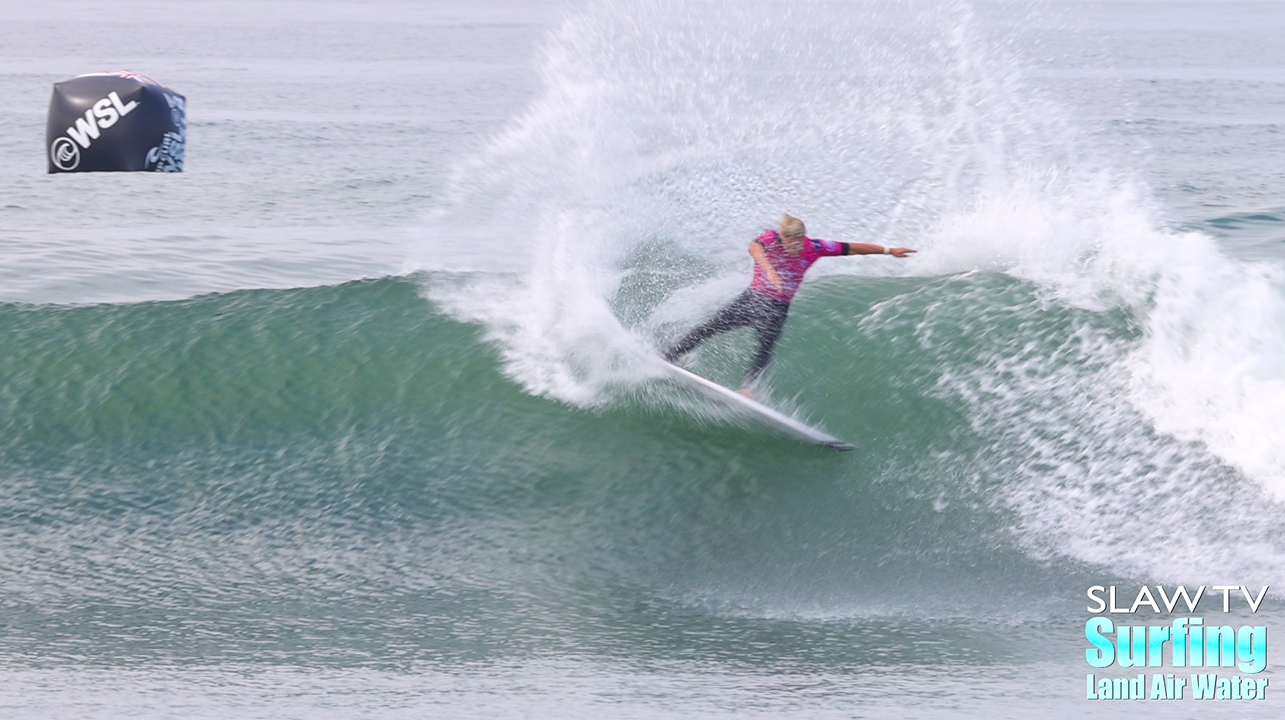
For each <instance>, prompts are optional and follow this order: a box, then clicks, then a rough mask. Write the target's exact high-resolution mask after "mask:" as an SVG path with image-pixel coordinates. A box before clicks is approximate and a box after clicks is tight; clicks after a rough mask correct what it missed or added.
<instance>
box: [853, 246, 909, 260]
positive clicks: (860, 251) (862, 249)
mask: <svg viewBox="0 0 1285 720" xmlns="http://www.w3.org/2000/svg"><path fill="white" fill-rule="evenodd" d="M844 246H845V247H847V249H848V251H847V252H845V253H844V255H891V256H893V257H899V258H904V257H906V256H907V255H909V254H911V253H913V252H919V251H918V250H911V249H910V248H903V247H885V246H883V245H872V244H870V243H844Z"/></svg>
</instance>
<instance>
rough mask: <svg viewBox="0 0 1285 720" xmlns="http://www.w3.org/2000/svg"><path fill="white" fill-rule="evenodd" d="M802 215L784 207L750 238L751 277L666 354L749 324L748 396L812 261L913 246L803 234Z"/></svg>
mask: <svg viewBox="0 0 1285 720" xmlns="http://www.w3.org/2000/svg"><path fill="white" fill-rule="evenodd" d="M806 233H807V231H806V229H805V228H804V227H803V221H802V220H800V219H798V218H796V217H794V216H792V215H790V214H788V213H786V214H785V216H784V217H782V218H781V224H780V225H779V226H778V227H777V229H776V230H764V231H763V233H762V234H761V235H759V236H758V237H756V238H754V241H753V242H751V243H750V247H749V251H750V257H752V258H754V277H753V278H752V279H751V280H750V287H749V289H747V290H746V291H745V292H743V293H741V294H740V296H739V297H737V298H736V299H735V300H733V301H732V302H731V303H730V304H729V305H727V306H726V307H724V308H723V309H722V310H719V311H718V312H717V313H715V314H714V317H712V318H710V319H709V321H707V322H705V323H704V324H702V325H698V326H697V327H696V328H694V329H693V330H692V331H691V332H689V333H687V335H686V337H684V338H683V339H682V340H679V341H678V343H677V344H675V345H674V346H673V347H671V348H670V349H669V350H666V351H665V353H664V356H665V360H667V361H669V362H673V361H674V360H676V359H677V358H678V357H680V356H681V355H684V354H686V353H688V352H691V351H692V350H693V349H695V347H696V346H697V345H700V344H701V343H702V342H704V341H705V340H708V339H709V338H711V337H713V336H715V335H718V334H719V333H725V332H727V331H728V330H733V329H735V328H738V327H747V326H748V327H752V328H754V331H755V332H756V333H758V339H759V348H758V352H757V353H756V354H755V355H754V360H753V361H752V362H751V363H750V369H749V372H747V373H746V375H745V382H744V383H743V384H742V386H741V389H740V390H739V392H740V393H741V394H742V395H745V396H746V397H750V396H751V394H752V392H753V389H754V386H755V385H756V384H757V383H758V380H759V378H760V377H761V376H762V375H763V370H764V369H765V368H767V364H768V361H770V360H771V359H772V345H773V344H775V343H776V339H777V337H778V336H780V334H781V328H783V327H785V316H786V314H787V313H788V312H789V311H790V300H791V299H792V298H793V297H794V293H795V292H797V291H798V289H799V284H800V283H802V282H803V274H804V273H806V272H807V270H808V268H809V267H811V265H812V263H814V262H816V261H817V260H818V259H819V258H822V257H826V256H828V255H892V256H893V257H899V258H904V257H906V256H907V255H909V254H911V253H913V252H915V251H914V250H911V249H910V248H904V247H896V248H895V247H884V246H882V245H871V244H869V243H843V242H834V241H832V240H818V239H816V238H810V237H808V236H807V234H806Z"/></svg>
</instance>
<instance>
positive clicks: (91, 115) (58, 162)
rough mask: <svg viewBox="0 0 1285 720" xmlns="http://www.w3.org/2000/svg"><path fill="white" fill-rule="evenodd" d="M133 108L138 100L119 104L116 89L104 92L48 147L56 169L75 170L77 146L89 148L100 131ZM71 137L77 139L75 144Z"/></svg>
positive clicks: (78, 151)
mask: <svg viewBox="0 0 1285 720" xmlns="http://www.w3.org/2000/svg"><path fill="white" fill-rule="evenodd" d="M136 107H138V103H137V102H135V101H133V100H130V101H129V102H127V103H122V102H121V101H120V95H118V94H116V92H115V91H112V92H110V93H107V97H105V98H103V99H102V100H99V101H98V102H96V103H94V105H93V107H91V108H89V109H88V110H86V111H85V117H83V118H76V124H75V125H72V126H71V127H69V128H67V137H60V138H58V139H57V140H54V143H53V145H50V146H49V158H50V159H51V160H53V163H54V165H55V166H57V167H58V169H59V170H75V169H76V167H77V166H78V165H80V148H85V149H86V150H88V149H89V146H90V145H91V144H92V143H93V142H94V141H95V140H97V139H98V138H99V137H101V136H102V131H103V130H106V129H107V128H109V127H111V126H113V125H115V124H116V123H117V122H119V121H120V119H121V118H123V117H125V116H126V115H128V114H130V113H131V112H133V110H134V108H136ZM68 138H70V140H69V139H68ZM72 140H75V141H76V142H75V144H73V143H72V142H71V141H72ZM77 146H79V147H77Z"/></svg>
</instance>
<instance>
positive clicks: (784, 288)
mask: <svg viewBox="0 0 1285 720" xmlns="http://www.w3.org/2000/svg"><path fill="white" fill-rule="evenodd" d="M754 239H755V240H756V241H757V242H758V243H760V244H761V245H762V246H763V250H764V252H765V253H766V254H767V261H768V263H769V264H770V265H771V266H772V269H773V270H775V271H776V274H777V275H779V276H780V277H781V287H779V288H777V287H773V286H772V283H771V281H769V280H768V279H767V273H764V272H763V268H761V267H759V265H758V263H754V279H753V280H751V281H750V289H751V290H754V291H755V292H760V293H763V294H764V295H767V296H768V297H770V298H773V299H775V300H780V301H781V302H787V303H788V302H789V301H790V298H793V297H794V293H796V292H798V290H799V284H800V283H802V282H803V273H805V272H807V271H808V268H809V267H812V263H814V262H816V261H817V259H818V258H823V257H825V256H827V255H842V254H844V251H845V248H844V244H843V243H839V242H834V241H833V240H816V239H814V238H809V237H805V238H803V250H801V251H800V252H799V254H798V255H792V254H790V253H789V252H788V251H787V250H786V249H785V246H784V245H782V244H781V237H780V236H779V235H777V234H776V231H775V230H764V231H763V234H762V235H759V236H758V237H757V238H754Z"/></svg>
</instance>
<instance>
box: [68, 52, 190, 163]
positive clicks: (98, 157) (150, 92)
mask: <svg viewBox="0 0 1285 720" xmlns="http://www.w3.org/2000/svg"><path fill="white" fill-rule="evenodd" d="M185 110H186V101H185V98H184V97H183V96H182V95H179V94H178V93H175V92H173V91H172V90H169V89H168V88H166V87H165V86H163V85H161V84H160V83H157V82H155V81H152V80H148V79H147V78H143V77H141V76H138V75H134V74H132V73H124V72H111V73H91V74H89V75H80V76H78V77H74V78H72V79H70V80H64V81H62V82H60V83H55V84H54V93H53V98H52V99H51V100H50V103H49V120H48V123H47V124H46V126H45V143H46V147H47V149H48V152H49V172H51V173H64V172H100V171H138V170H141V171H152V172H181V171H182V169H183V151H184V147H185V143H184V140H185V139H186V132H185V130H186V125H187V122H186V118H185V115H186V112H185Z"/></svg>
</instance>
